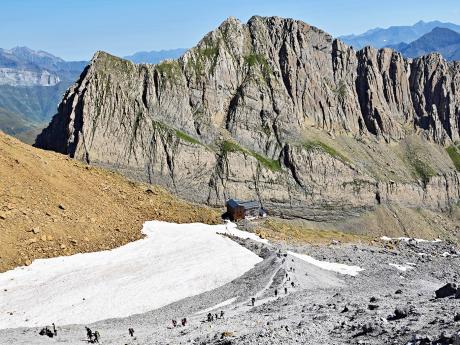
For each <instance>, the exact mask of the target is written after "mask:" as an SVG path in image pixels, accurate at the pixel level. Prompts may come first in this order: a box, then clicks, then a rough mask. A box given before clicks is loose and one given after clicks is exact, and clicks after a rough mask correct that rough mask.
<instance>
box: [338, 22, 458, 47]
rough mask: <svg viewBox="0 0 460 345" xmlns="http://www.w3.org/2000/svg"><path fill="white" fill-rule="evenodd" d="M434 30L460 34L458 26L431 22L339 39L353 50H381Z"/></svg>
mask: <svg viewBox="0 0 460 345" xmlns="http://www.w3.org/2000/svg"><path fill="white" fill-rule="evenodd" d="M434 28H446V29H450V30H453V31H456V32H460V25H457V24H453V23H443V22H440V21H437V20H435V21H431V22H424V21H419V22H418V23H416V24H414V25H412V26H390V27H389V28H386V29H382V28H376V29H372V30H369V31H366V32H365V33H363V34H359V35H347V36H341V37H339V39H340V40H341V41H343V42H345V43H346V44H348V45H350V46H353V48H355V49H361V48H363V47H365V46H373V47H376V48H383V47H388V46H391V45H397V44H400V43H410V42H413V41H415V40H417V39H419V38H420V37H422V36H423V35H425V34H427V33H429V32H431V31H432V30H433V29H434Z"/></svg>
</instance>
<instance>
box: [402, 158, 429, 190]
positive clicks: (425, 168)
mask: <svg viewBox="0 0 460 345" xmlns="http://www.w3.org/2000/svg"><path fill="white" fill-rule="evenodd" d="M409 162H410V164H411V165H412V167H413V169H414V172H415V175H416V176H417V177H418V178H419V179H420V180H422V182H423V183H424V184H425V185H426V184H427V183H428V182H430V179H431V178H432V177H433V176H435V175H436V171H434V170H433V168H432V167H430V166H429V165H428V164H427V163H426V162H424V161H422V160H421V159H420V158H418V157H409Z"/></svg>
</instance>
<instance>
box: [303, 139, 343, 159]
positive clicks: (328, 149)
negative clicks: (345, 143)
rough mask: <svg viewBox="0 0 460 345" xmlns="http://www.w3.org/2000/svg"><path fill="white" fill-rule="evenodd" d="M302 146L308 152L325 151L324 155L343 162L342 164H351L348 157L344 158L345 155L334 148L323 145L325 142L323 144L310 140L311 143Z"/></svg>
mask: <svg viewBox="0 0 460 345" xmlns="http://www.w3.org/2000/svg"><path fill="white" fill-rule="evenodd" d="M302 146H303V147H304V148H305V149H306V150H307V151H313V150H319V151H323V152H324V153H327V154H328V155H329V156H331V157H334V158H337V159H339V160H341V161H342V162H347V163H349V162H350V160H349V159H348V157H346V156H344V155H343V154H341V153H340V152H338V151H337V150H336V149H334V148H333V147H331V146H329V145H326V144H325V143H323V142H321V141H319V140H309V141H307V142H305V143H303V144H302Z"/></svg>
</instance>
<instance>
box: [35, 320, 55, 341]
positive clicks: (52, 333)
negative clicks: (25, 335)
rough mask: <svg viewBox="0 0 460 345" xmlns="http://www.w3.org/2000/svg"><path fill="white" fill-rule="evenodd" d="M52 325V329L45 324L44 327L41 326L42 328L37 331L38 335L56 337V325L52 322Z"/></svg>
mask: <svg viewBox="0 0 460 345" xmlns="http://www.w3.org/2000/svg"><path fill="white" fill-rule="evenodd" d="M52 326H53V330H51V329H49V327H48V326H46V327H44V328H42V329H41V330H40V332H38V334H40V335H46V336H48V337H50V338H52V337H57V329H56V325H55V324H54V323H53V324H52Z"/></svg>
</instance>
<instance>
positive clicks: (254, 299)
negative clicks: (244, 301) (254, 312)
mask: <svg viewBox="0 0 460 345" xmlns="http://www.w3.org/2000/svg"><path fill="white" fill-rule="evenodd" d="M251 303H252V306H253V307H254V303H256V298H255V297H252V298H251Z"/></svg>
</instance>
